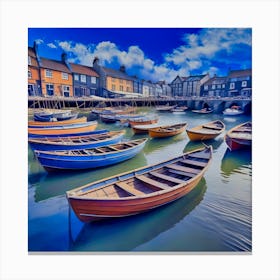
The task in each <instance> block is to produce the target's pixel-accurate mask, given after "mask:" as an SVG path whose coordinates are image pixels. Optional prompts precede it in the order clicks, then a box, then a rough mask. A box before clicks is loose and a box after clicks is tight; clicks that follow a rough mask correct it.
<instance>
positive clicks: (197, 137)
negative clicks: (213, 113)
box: [187, 120, 225, 141]
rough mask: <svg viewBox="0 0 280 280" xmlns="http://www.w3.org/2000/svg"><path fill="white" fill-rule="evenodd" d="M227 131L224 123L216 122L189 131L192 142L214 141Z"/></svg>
mask: <svg viewBox="0 0 280 280" xmlns="http://www.w3.org/2000/svg"><path fill="white" fill-rule="evenodd" d="M224 130H225V125H224V123H223V122H221V121H219V120H216V121H212V122H209V123H206V124H202V125H198V126H196V127H193V128H190V129H187V134H188V136H189V138H190V140H191V141H201V140H209V139H214V138H215V137H217V136H218V135H220V134H221V133H222V132H223V131H224Z"/></svg>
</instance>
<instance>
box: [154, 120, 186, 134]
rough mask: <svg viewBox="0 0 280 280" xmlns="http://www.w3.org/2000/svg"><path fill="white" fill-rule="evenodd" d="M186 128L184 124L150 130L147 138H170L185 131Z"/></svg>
mask: <svg viewBox="0 0 280 280" xmlns="http://www.w3.org/2000/svg"><path fill="white" fill-rule="evenodd" d="M186 127H187V124H186V123H179V124H172V125H165V126H159V127H155V128H150V129H149V136H150V137H154V138H156V137H157V138H163V137H171V136H175V135H178V134H180V133H182V132H184V131H186Z"/></svg>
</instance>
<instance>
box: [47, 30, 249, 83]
mask: <svg viewBox="0 0 280 280" xmlns="http://www.w3.org/2000/svg"><path fill="white" fill-rule="evenodd" d="M181 39H182V44H181V45H180V46H178V47H177V48H175V49H173V50H170V52H169V53H166V54H164V55H163V61H162V63H159V64H157V63H155V61H154V60H152V59H151V58H149V57H147V56H146V55H145V53H144V52H143V50H142V49H140V47H139V46H135V45H131V46H129V47H128V49H127V50H124V49H121V48H120V47H119V46H117V45H116V44H115V43H114V42H111V41H103V42H99V43H98V44H96V45H94V44H88V45H84V44H82V43H78V42H72V41H55V43H56V45H57V46H59V47H60V48H61V49H62V50H64V51H65V52H67V53H70V56H69V57H71V58H70V59H69V60H70V61H71V62H76V63H80V64H83V65H88V66H91V65H92V62H93V59H94V57H96V56H97V57H98V58H99V60H100V63H101V65H104V66H107V67H111V66H112V65H114V67H116V65H118V66H120V65H125V67H126V70H127V72H128V73H129V74H131V75H137V76H138V77H140V78H144V79H147V80H153V81H158V80H166V81H168V82H170V81H172V80H173V79H174V78H175V77H176V76H177V75H181V76H188V75H190V74H192V73H197V74H202V73H206V72H208V73H210V74H212V75H214V74H218V75H219V74H224V73H220V72H219V66H223V68H226V63H228V61H230V60H231V61H235V63H236V64H237V65H238V63H240V66H241V65H244V64H246V65H249V67H250V64H251V56H250V55H251V54H250V53H251V44H252V34H251V29H242V28H238V29H233V28H215V29H214V28H211V29H201V31H200V32H198V33H196V34H191V33H187V34H184V35H183V36H182V38H181ZM48 45H49V47H53V46H55V45H54V44H52V43H50V44H48ZM244 50H246V51H244ZM244 53H245V54H246V55H247V54H248V53H249V55H247V57H246V56H244ZM240 68H241V67H240Z"/></svg>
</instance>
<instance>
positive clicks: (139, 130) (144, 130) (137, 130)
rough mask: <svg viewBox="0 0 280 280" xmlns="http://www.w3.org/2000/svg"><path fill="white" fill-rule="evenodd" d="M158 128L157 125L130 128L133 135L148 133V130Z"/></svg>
mask: <svg viewBox="0 0 280 280" xmlns="http://www.w3.org/2000/svg"><path fill="white" fill-rule="evenodd" d="M158 126H159V125H158V124H145V125H134V126H133V127H132V129H133V132H134V133H135V134H144V133H148V132H149V129H151V128H155V127H158Z"/></svg>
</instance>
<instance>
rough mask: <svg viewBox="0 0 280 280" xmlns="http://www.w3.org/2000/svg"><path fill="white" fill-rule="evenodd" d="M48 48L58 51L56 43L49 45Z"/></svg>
mask: <svg viewBox="0 0 280 280" xmlns="http://www.w3.org/2000/svg"><path fill="white" fill-rule="evenodd" d="M47 46H48V47H49V48H51V49H57V46H56V45H55V44H54V43H49V44H47Z"/></svg>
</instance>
